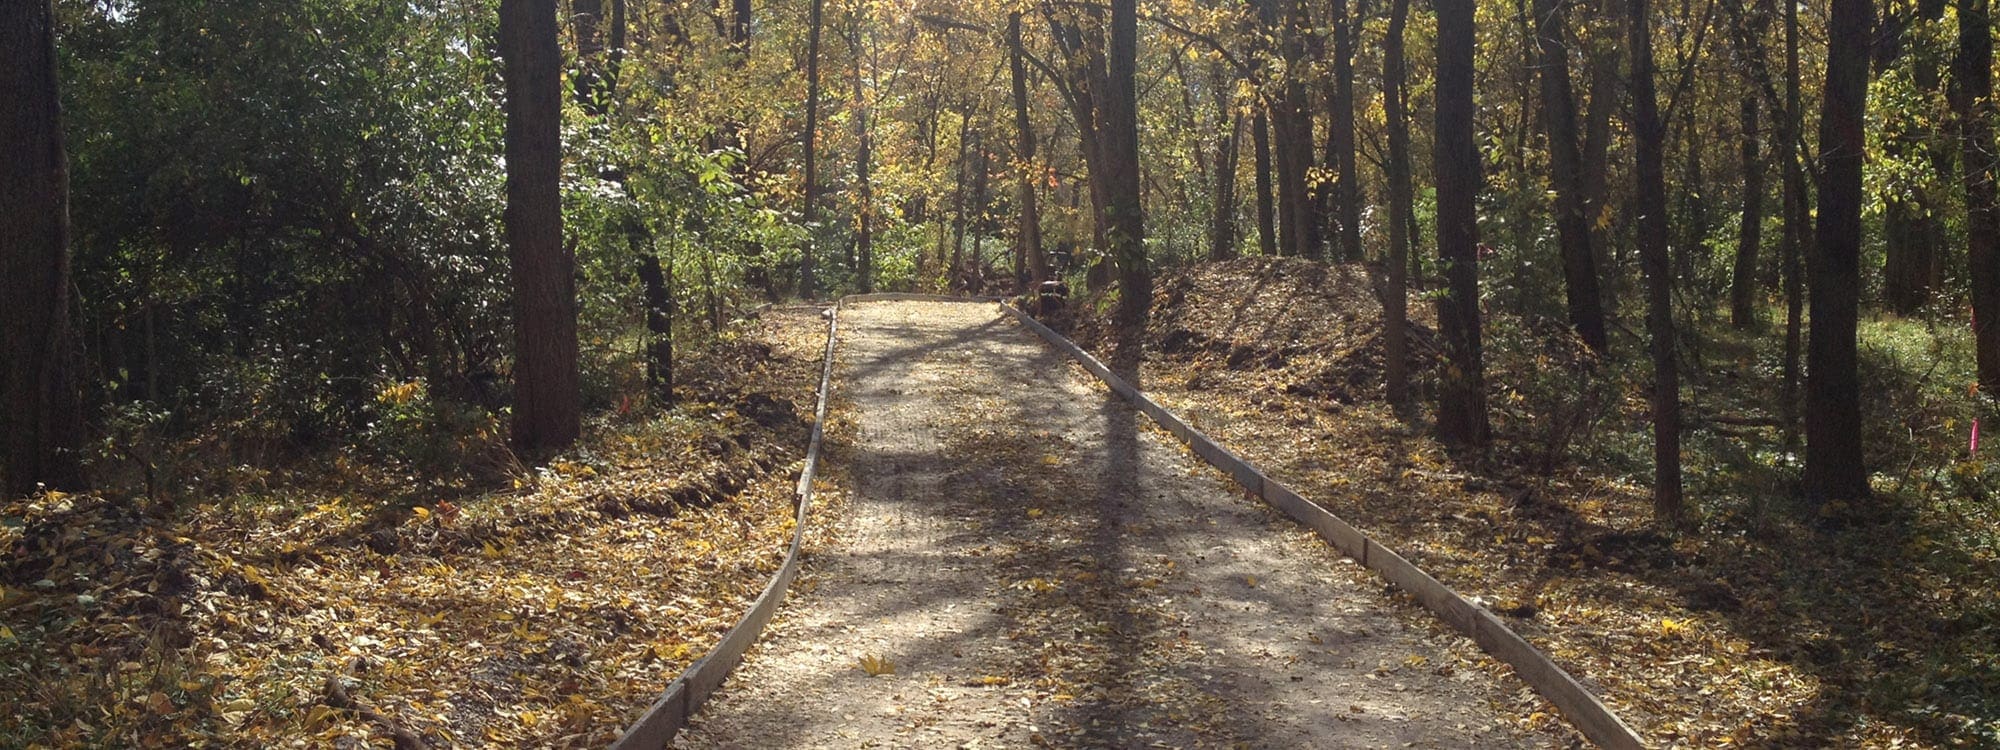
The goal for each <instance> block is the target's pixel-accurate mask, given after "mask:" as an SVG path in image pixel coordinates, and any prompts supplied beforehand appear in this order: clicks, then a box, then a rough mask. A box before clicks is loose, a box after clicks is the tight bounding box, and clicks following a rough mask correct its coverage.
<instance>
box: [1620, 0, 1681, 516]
mask: <svg viewBox="0 0 2000 750" xmlns="http://www.w3.org/2000/svg"><path fill="white" fill-rule="evenodd" d="M1647 6H1648V3H1647V0H1628V4H1627V6H1626V9H1627V11H1628V12H1629V13H1630V14H1631V37H1630V39H1631V41H1630V42H1629V45H1630V49H1631V51H1632V136H1633V141H1634V143H1633V147H1634V148H1633V150H1634V151H1635V152H1636V154H1637V159H1636V160H1635V171H1636V172H1637V176H1638V185H1637V186H1636V197H1637V200H1638V208H1639V266H1640V268H1641V269H1642V270H1643V271H1644V272H1645V275H1646V332H1647V338H1648V339H1650V341H1649V342H1648V344H1647V348H1648V350H1649V351H1650V352H1651V353H1652V355H1653V399H1652V407H1653V515H1654V517H1655V518H1657V519H1658V520H1660V521H1662V522H1667V523H1677V522H1678V521H1679V519H1680V517H1681V394H1680V375H1679V372H1678V368H1677V365H1676V363H1675V362H1674V348H1675V347H1674V309H1673V294H1674V292H1673V283H1674V281H1673V271H1672V259H1671V258H1669V257H1668V249H1667V231H1668V230H1667V175H1666V163H1665V161H1666V134H1667V126H1666V123H1663V122H1661V121H1660V105H1659V99H1658V96H1657V95H1656V93H1655V92H1654V88H1653V32H1652V23H1651V15H1650V9H1649V8H1648V7H1647Z"/></svg>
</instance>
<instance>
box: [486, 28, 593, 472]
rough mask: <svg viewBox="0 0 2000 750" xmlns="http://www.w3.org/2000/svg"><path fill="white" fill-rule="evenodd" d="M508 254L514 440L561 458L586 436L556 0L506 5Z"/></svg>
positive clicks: (503, 43) (503, 32)
mask: <svg viewBox="0 0 2000 750" xmlns="http://www.w3.org/2000/svg"><path fill="white" fill-rule="evenodd" d="M500 54H501V57H502V59H503V62H504V65H505V76H506V81H507V137H506V141H507V145H506V149H507V210H506V217H505V218H506V231H507V251H508V257H509V259H510V260H511V262H512V270H511V274H512V277H513V288H514V421H513V439H514V442H515V443H516V444H517V445H520V446H521V447H523V448H526V449H529V450H544V449H553V448H561V447H563V446H566V445H569V444H570V443H571V442H573V441H575V440H576V438H577V434H578V433H579V432H580V431H581V430H582V396H581V394H580V393H579V391H578V387H577V342H576V287H575V280H574V278H573V275H574V274H575V270H576V261H575V259H574V258H573V257H571V255H570V249H569V248H568V247H566V246H564V245H563V218H562V190H561V184H560V182H561V178H562V136H561V133H560V126H561V122H562V75H561V74H562V54H561V52H560V51H559V50H558V49H557V46H556V4H555V0H503V1H502V2H501V4H500Z"/></svg>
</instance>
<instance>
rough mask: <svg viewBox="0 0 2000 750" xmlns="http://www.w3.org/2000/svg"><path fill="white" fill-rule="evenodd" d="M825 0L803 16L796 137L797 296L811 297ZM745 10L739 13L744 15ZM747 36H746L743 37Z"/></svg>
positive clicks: (741, 1)
mask: <svg viewBox="0 0 2000 750" xmlns="http://www.w3.org/2000/svg"><path fill="white" fill-rule="evenodd" d="M737 4H738V7H739V8H744V9H747V8H749V6H750V3H749V0H737ZM825 14H826V0H812V3H811V10H809V11H807V20H806V24H807V27H806V122H805V127H804V129H803V130H801V131H800V134H799V137H800V138H801V140H802V141H803V143H802V146H803V148H804V151H805V154H804V155H803V156H802V157H801V160H802V161H804V162H805V181H806V185H805V199H804V200H803V201H801V202H800V203H801V207H800V212H801V214H802V218H803V219H804V221H805V225H806V243H805V247H804V248H803V252H801V253H800V255H799V296H801V297H804V298H806V299H812V298H813V297H815V296H817V295H818V294H819V282H818V281H817V280H816V279H815V278H814V277H813V254H814V253H815V252H817V251H818V249H817V244H818V243H815V242H813V240H812V236H813V232H814V230H815V229H817V227H816V226H815V223H816V222H817V220H818V218H819V217H818V205H817V204H818V202H819V153H818V151H817V148H818V146H819V37H820V30H821V28H823V27H824V26H825V23H824V18H825ZM747 16H748V13H742V14H740V15H739V19H746V18H747ZM747 23H748V21H747V20H739V28H740V29H742V31H744V32H746V33H747V32H748V30H749V29H748V26H747V25H742V24H747ZM746 39H747V37H746Z"/></svg>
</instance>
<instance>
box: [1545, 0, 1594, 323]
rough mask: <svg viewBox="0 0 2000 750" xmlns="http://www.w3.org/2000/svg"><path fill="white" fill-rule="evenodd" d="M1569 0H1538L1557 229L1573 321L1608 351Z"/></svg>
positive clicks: (1546, 117)
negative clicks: (1569, 41)
mask: <svg viewBox="0 0 2000 750" xmlns="http://www.w3.org/2000/svg"><path fill="white" fill-rule="evenodd" d="M1563 6H1564V0H1535V5H1534V13H1535V39H1536V43H1537V46H1538V47H1539V49H1540V50H1541V58H1540V60H1539V62H1540V67H1541V69H1542V70H1541V84H1542V85H1541V99H1542V124H1543V128H1544V129H1545V130H1546V131H1547V133H1548V148H1549V171H1550V175H1549V176H1550V182H1551V183H1553V184H1554V185H1555V192H1556V232H1557V235H1558V238H1559V239H1560V241H1561V246H1562V269H1563V282H1564V286H1565V289H1566V291H1567V292H1568V300H1569V322H1570V325H1571V326H1572V327H1574V328H1575V329H1576V334H1577V337H1578V338H1581V339H1583V343H1584V345H1585V346H1588V347H1590V350H1591V351H1592V352H1596V353H1598V354H1603V353H1604V351H1605V349H1606V347H1608V346H1609V341H1608V339H1607V338H1606V337H1605V332H1604V296H1603V292H1602V290H1600V289H1599V287H1598V276H1597V258H1596V256H1595V255H1594V254H1592V252H1591V249H1590V217H1589V216H1588V215H1587V213H1586V211H1587V209H1586V207H1585V201H1584V199H1585V191H1584V175H1583V155H1582V153H1581V152H1579V151H1578V150H1577V133H1576V99H1575V95H1574V94H1573V93H1572V92H1571V87H1570V78H1569V49H1568V47H1567V45H1565V44H1564V35H1565V33H1566V32H1565V31H1564V25H1565V24H1564V20H1563V18H1564V15H1563Z"/></svg>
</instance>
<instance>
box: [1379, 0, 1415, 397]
mask: <svg viewBox="0 0 2000 750" xmlns="http://www.w3.org/2000/svg"><path fill="white" fill-rule="evenodd" d="M1409 17H1410V0H1391V2H1390V5H1389V31H1388V35H1387V37H1385V38H1384V39H1383V40H1382V110H1383V113H1384V116H1385V117H1386V119H1387V120H1388V122H1387V126H1388V128H1387V129H1388V131H1389V161H1388V163H1387V164H1386V165H1385V167H1386V171H1387V172H1388V177H1389V258H1388V260H1386V261H1385V262H1384V263H1385V265H1386V266H1387V268H1386V269H1385V270H1387V271H1388V277H1389V283H1388V287H1387V288H1386V289H1384V290H1383V292H1382V321H1383V322H1382V336H1383V340H1384V342H1385V346H1384V350H1383V355H1382V356H1383V359H1384V362H1383V365H1382V369H1383V378H1384V380H1385V381H1386V387H1385V389H1384V390H1385V395H1386V397H1387V398H1388V401H1389V403H1391V404H1396V405H1399V406H1400V405H1402V404H1405V403H1408V401H1409V399H1410V365H1409V359H1410V355H1409V348H1410V342H1409V337H1410V333H1409V329H1410V322H1409V310H1408V307H1409V275H1410V260H1409V254H1410V218H1411V215H1412V213H1413V212H1414V204H1415V203H1416V198H1415V190H1414V188H1412V187H1411V185H1410V114H1409V111H1408V102H1407V100H1406V95H1405V94H1404V93H1403V86H1404V83H1405V80H1404V79H1405V78H1407V77H1408V72H1407V70H1406V66H1405V64H1404V61H1403V29H1404V27H1405V26H1406V25H1407V24H1408V21H1409Z"/></svg>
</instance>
